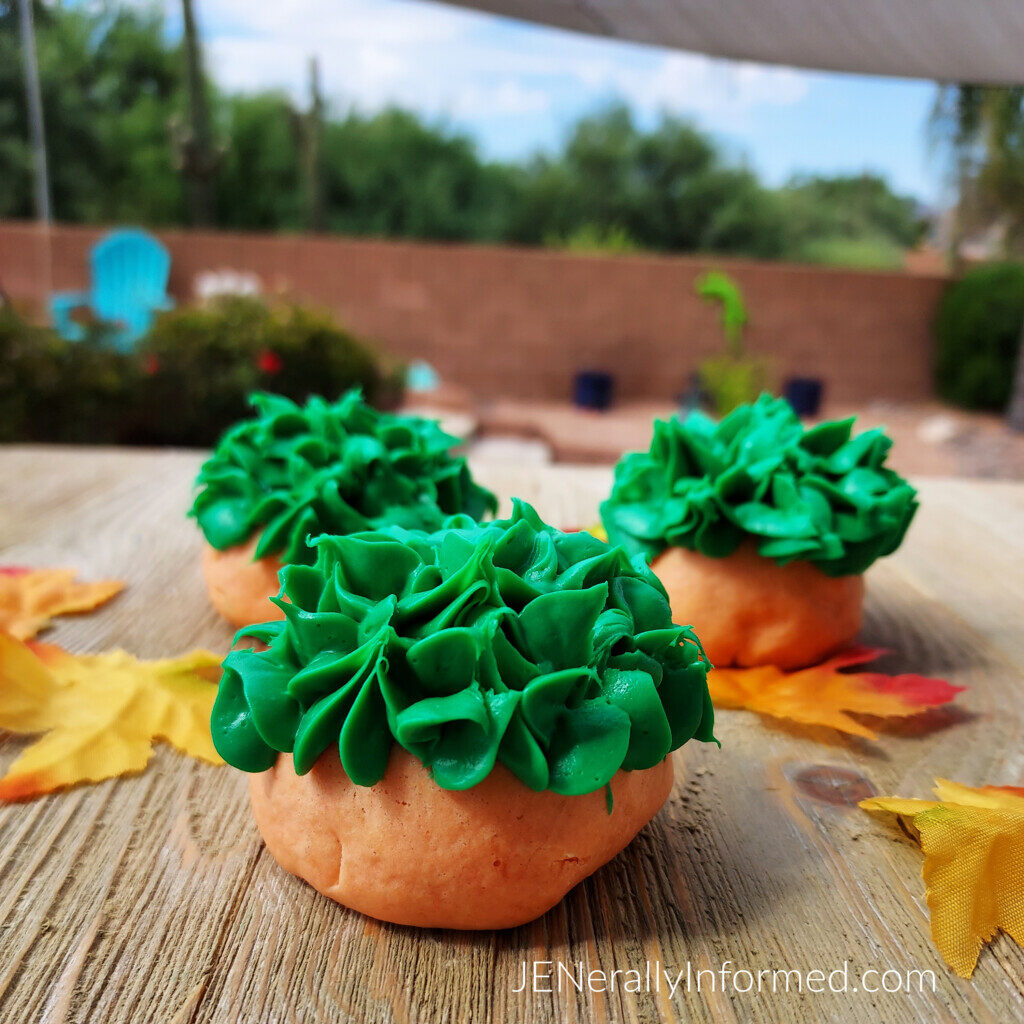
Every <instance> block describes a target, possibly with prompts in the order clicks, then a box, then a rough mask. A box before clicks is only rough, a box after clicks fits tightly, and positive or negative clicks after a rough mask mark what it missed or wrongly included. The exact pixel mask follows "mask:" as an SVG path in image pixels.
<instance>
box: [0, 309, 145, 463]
mask: <svg viewBox="0 0 1024 1024" xmlns="http://www.w3.org/2000/svg"><path fill="white" fill-rule="evenodd" d="M137 382H138V369H137V366H136V361H135V360H134V359H133V358H132V357H131V356H126V355H122V354H121V353H119V352H116V351H113V350H112V349H110V348H109V347H107V346H106V345H105V344H104V338H103V336H102V335H101V334H93V333H90V334H89V335H88V336H87V337H86V338H85V340H83V341H80V342H74V343H69V342H66V341H64V340H63V339H62V338H60V337H59V336H58V335H57V334H56V333H54V332H53V331H52V330H50V328H48V327H40V326H37V325H34V324H31V323H29V322H28V321H26V320H24V319H23V318H22V317H20V316H19V315H18V314H17V313H16V312H15V311H14V310H13V309H11V308H10V307H6V308H3V309H0V440H4V441H51V442H72V443H73V442H80V441H91V442H94V443H100V444H111V443H116V442H118V441H120V440H121V439H122V433H123V429H124V424H125V422H126V420H127V418H128V417H129V416H130V414H131V403H132V394H133V391H134V389H135V386H136V384H137Z"/></svg>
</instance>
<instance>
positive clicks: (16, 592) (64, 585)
mask: <svg viewBox="0 0 1024 1024" xmlns="http://www.w3.org/2000/svg"><path fill="white" fill-rule="evenodd" d="M123 589H124V584H123V583H122V582H121V581H120V580H100V581H99V582H97V583H76V582H75V570H74V569H18V568H14V567H6V568H0V630H4V631H6V632H7V633H10V634H11V636H14V637H17V638H18V639H19V640H30V639H31V638H32V637H34V636H35V635H36V634H37V633H38V632H39V631H40V630H41V629H45V628H46V626H48V625H49V624H50V620H51V619H52V618H53V616H54V615H67V614H69V613H71V612H88V611H92V609H93V608H97V607H98V606H99V605H101V604H104V603H106V602H107V601H109V600H110V599H111V598H112V597H113V596H114V595H115V594H119V593H120V592H121V591H122V590H123Z"/></svg>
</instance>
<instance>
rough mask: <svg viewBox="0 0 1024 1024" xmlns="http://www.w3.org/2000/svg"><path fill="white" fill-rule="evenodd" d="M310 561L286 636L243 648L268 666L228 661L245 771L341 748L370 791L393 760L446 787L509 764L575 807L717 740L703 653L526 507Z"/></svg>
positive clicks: (294, 570) (284, 606)
mask: <svg viewBox="0 0 1024 1024" xmlns="http://www.w3.org/2000/svg"><path fill="white" fill-rule="evenodd" d="M312 544H313V546H314V548H315V550H316V554H317V557H316V562H315V564H314V565H289V566H286V567H285V568H284V569H283V570H282V572H281V581H282V595H281V597H279V598H277V599H276V602H275V603H276V604H277V605H278V607H279V608H280V609H281V610H282V611H283V612H284V614H285V616H286V619H285V620H284V621H283V622H269V623H266V624H263V625H259V626H255V627H247V628H246V629H244V630H242V631H241V632H240V633H239V636H243V635H244V636H251V637H255V638H256V639H258V640H262V641H263V642H265V643H266V644H269V649H267V650H264V651H259V652H257V651H252V650H236V651H232V652H231V653H230V654H229V655H228V656H227V658H225V660H224V670H223V676H222V678H221V681H220V687H219V690H218V693H217V699H216V703H215V704H214V708H213V717H212V723H211V724H212V730H213V739H214V743H215V745H216V747H217V750H218V751H219V752H220V754H221V756H222V757H223V758H224V759H225V760H226V761H228V762H229V763H231V764H233V765H234V766H235V767H237V768H240V769H242V770H243V771H247V772H260V771H265V770H266V769H267V768H269V767H270V766H271V765H272V764H274V762H275V760H276V758H277V756H278V753H279V752H284V751H290V752H291V753H292V755H293V759H294V765H295V770H296V772H298V773H299V774H300V775H301V774H304V773H306V772H308V771H309V770H310V769H311V768H312V767H313V765H314V763H315V762H316V760H317V758H319V757H320V755H321V754H322V753H323V752H324V751H325V750H327V749H328V748H329V747H331V746H332V745H336V746H337V749H338V750H339V753H340V756H341V764H342V766H343V767H344V769H345V771H346V772H347V774H348V776H349V778H350V779H351V780H352V781H353V782H355V783H357V784H358V785H362V786H370V785H373V784H374V783H375V782H377V781H378V780H379V779H380V778H381V776H382V775H383V774H384V771H385V769H386V767H387V763H388V757H389V754H390V751H391V747H392V744H393V743H398V744H400V745H401V746H402V747H404V748H405V749H406V750H408V751H410V752H411V753H412V754H414V755H415V756H416V757H418V758H419V759H420V760H421V761H422V762H423V764H425V765H427V766H428V767H429V768H430V769H431V772H432V774H433V778H434V780H435V781H436V782H437V784H438V785H439V786H442V787H443V788H445V789H467V788H469V787H471V786H474V785H476V784H477V783H479V782H481V781H482V780H483V779H484V778H486V776H487V775H488V773H489V772H490V771H491V769H492V768H493V767H494V764H495V762H496V761H500V762H501V763H502V764H504V765H505V766H506V767H508V768H509V769H510V770H511V771H512V772H513V773H514V774H515V775H516V776H518V777H519V779H521V780H522V781H523V782H524V783H525V784H526V785H527V786H529V787H530V788H531V789H534V790H543V789H551V790H554V791H555V792H557V793H567V794H580V793H589V792H592V791H593V790H596V789H600V788H601V787H602V786H604V785H606V784H607V783H608V781H609V780H610V779H611V778H612V776H613V775H614V774H615V772H616V771H618V770H619V769H620V768H624V769H627V770H629V769H640V768H650V767H653V766H654V765H656V764H658V763H659V762H660V761H661V760H662V759H663V758H664V757H665V756H666V755H667V754H668V753H669V751H671V750H675V749H676V747H679V746H680V745H682V744H683V743H685V742H686V741H687V740H688V739H690V738H691V737H697V738H698V739H701V740H706V741H713V740H714V736H713V734H712V725H713V712H712V708H711V701H710V697H709V696H708V687H707V671H708V667H709V666H708V663H707V660H706V658H705V656H704V652H703V649H702V648H701V646H700V643H699V641H698V640H697V638H696V637H695V636H694V634H693V632H692V630H691V629H690V628H689V627H686V626H676V625H673V624H672V618H671V613H670V611H669V605H668V600H667V599H666V596H665V591H664V590H663V588H662V587H661V584H660V583H659V582H658V580H657V578H656V577H655V576H654V575H653V573H652V572H651V570H650V569H649V568H648V567H647V565H646V564H645V563H644V561H643V559H641V558H637V559H633V560H632V561H631V560H630V559H629V557H628V556H627V555H626V553H625V552H624V551H623V550H622V549H621V548H612V547H609V546H608V545H607V544H605V543H604V542H603V541H599V540H597V539H596V538H595V537H592V536H591V535H590V534H587V533H562V532H560V531H558V530H556V529H554V528H552V527H550V526H547V525H546V524H544V523H543V522H541V520H540V518H539V517H538V516H537V513H536V512H535V511H534V510H533V509H532V508H531V507H530V506H528V505H526V504H523V503H521V502H516V504H515V510H514V512H513V515H512V517H511V518H510V519H507V520H499V521H496V522H492V523H488V524H483V525H481V524H478V523H475V522H473V521H472V520H471V519H470V518H469V517H467V516H453V517H452V518H451V519H449V520H448V522H447V523H446V524H445V527H444V528H443V529H441V530H439V531H437V532H435V533H429V534H428V533H425V532H420V531H416V532H410V531H406V530H403V529H401V528H399V527H389V528H388V529H385V530H381V531H378V532H376V533H361V534H351V535H349V536H344V537H338V536H330V535H326V536H322V537H318V538H316V539H315V540H313V541H312Z"/></svg>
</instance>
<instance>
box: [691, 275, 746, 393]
mask: <svg viewBox="0 0 1024 1024" xmlns="http://www.w3.org/2000/svg"><path fill="white" fill-rule="evenodd" d="M697 294H698V295H699V296H700V297H701V298H702V299H704V301H705V302H717V303H719V304H720V305H721V307H722V330H723V331H724V332H725V340H726V342H727V343H728V346H729V352H730V354H731V355H733V356H736V357H739V356H742V355H743V351H744V349H743V328H744V327H746V326H747V305H746V303H745V302H744V301H743V293H742V292H741V291H740V286H739V285H738V284H737V283H736V282H735V281H734V280H733V279H732V278H731V277H730V276H729V275H728V274H723V273H722V272H721V271H718V270H712V271H709V272H708V273H707V274H703V275H702V276H701V277H699V278H698V279H697ZM755 397H756V396H755Z"/></svg>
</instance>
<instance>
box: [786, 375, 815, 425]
mask: <svg viewBox="0 0 1024 1024" xmlns="http://www.w3.org/2000/svg"><path fill="white" fill-rule="evenodd" d="M824 393H825V384H824V382H823V381H821V380H819V379H818V378H817V377H790V378H789V379H788V380H787V381H786V383H785V384H784V385H783V387H782V397H783V398H785V400H786V401H787V402H789V404H790V405H791V406H792V407H793V412H795V413H796V414H797V416H817V415H818V413H819V412H820V411H821V399H822V396H823V395H824Z"/></svg>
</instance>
